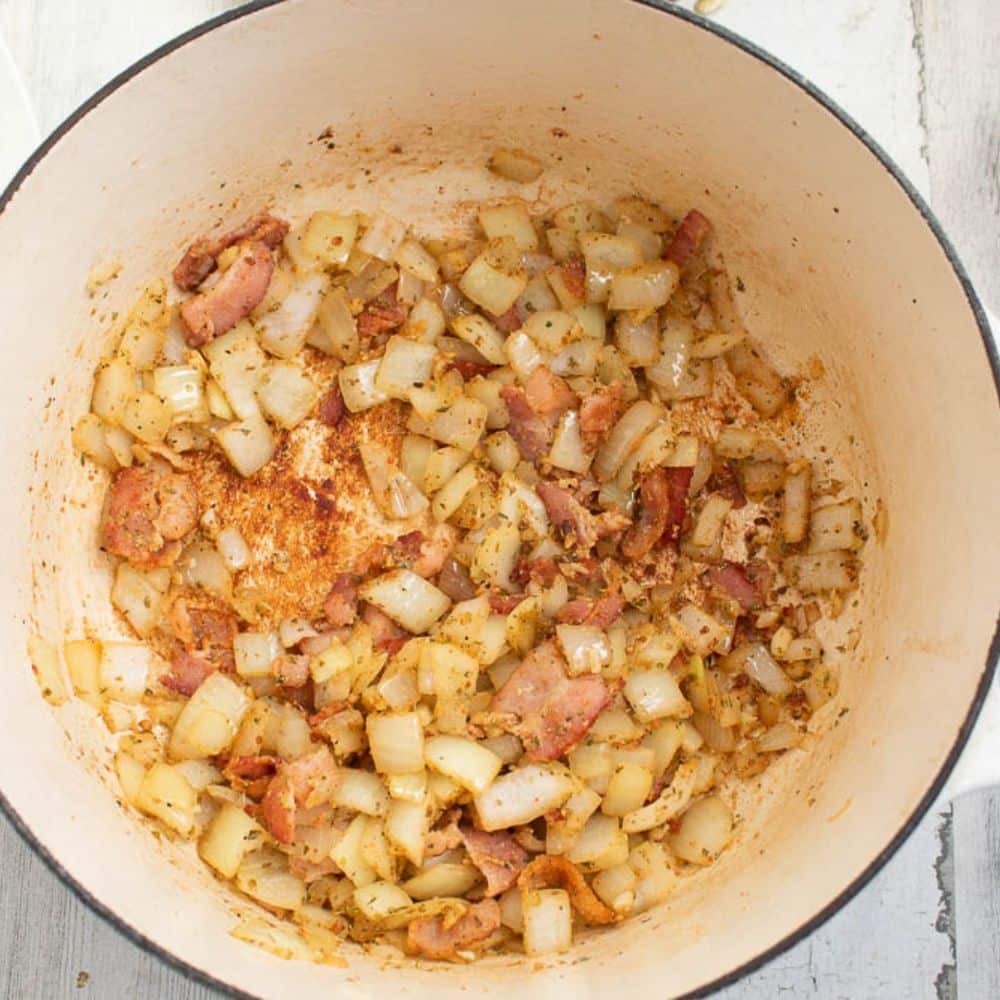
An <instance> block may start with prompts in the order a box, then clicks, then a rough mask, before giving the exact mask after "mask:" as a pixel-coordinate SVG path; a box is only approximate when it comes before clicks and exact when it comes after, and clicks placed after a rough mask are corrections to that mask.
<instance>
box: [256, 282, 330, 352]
mask: <svg viewBox="0 0 1000 1000" xmlns="http://www.w3.org/2000/svg"><path fill="white" fill-rule="evenodd" d="M325 290H326V278H325V277H324V276H323V275H322V274H310V275H307V276H305V277H303V278H301V279H300V280H299V281H298V282H296V283H295V284H294V285H293V286H292V290H291V291H290V292H289V293H288V294H287V295H286V296H285V297H284V299H283V300H282V301H281V304H280V305H279V306H278V307H277V308H276V309H274V310H272V311H271V312H268V313H265V314H264V315H263V316H261V317H260V318H259V319H258V320H257V330H258V334H259V337H260V345H261V347H263V348H264V350H266V351H267V352H268V353H270V354H274V355H275V356H277V357H279V358H291V357H294V355H296V354H298V353H299V351H301V350H302V348H303V347H304V346H305V342H306V337H307V336H308V335H309V330H310V328H311V327H312V325H313V322H314V321H315V319H316V316H317V313H318V311H319V307H320V301H321V300H322V298H323V293H324V291H325Z"/></svg>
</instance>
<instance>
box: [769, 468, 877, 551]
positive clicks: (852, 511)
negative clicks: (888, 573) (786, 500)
mask: <svg viewBox="0 0 1000 1000" xmlns="http://www.w3.org/2000/svg"><path fill="white" fill-rule="evenodd" d="M789 478H790V477H789ZM789 478H786V479H785V495H786V497H787V495H788V483H789ZM861 524H862V521H861V504H860V503H859V502H858V501H857V500H845V501H844V502H843V503H834V504H828V505H827V506H825V507H818V508H817V509H815V510H814V511H813V512H812V517H811V518H810V521H809V551H810V552H813V553H818V552H832V551H834V550H836V549H858V548H860V547H861V542H862V536H861Z"/></svg>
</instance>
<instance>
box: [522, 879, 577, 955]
mask: <svg viewBox="0 0 1000 1000" xmlns="http://www.w3.org/2000/svg"><path fill="white" fill-rule="evenodd" d="M521 919H522V922H523V926H524V950H525V951H526V952H527V953H528V954H529V955H550V954H553V953H555V952H560V951H568V950H569V948H570V946H571V945H572V944H573V912H572V910H571V908H570V903H569V894H568V893H567V892H566V890H565V889H528V890H527V891H525V892H523V893H522V895H521Z"/></svg>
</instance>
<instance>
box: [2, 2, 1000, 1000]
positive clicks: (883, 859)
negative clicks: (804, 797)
mask: <svg viewBox="0 0 1000 1000" xmlns="http://www.w3.org/2000/svg"><path fill="white" fill-rule="evenodd" d="M284 2H285V0H251V2H250V3H246V4H244V5H242V6H240V7H237V8H234V9H233V10H230V11H226V12H225V13H222V14H219V15H218V16H216V17H214V18H211V19H210V20H208V21H205V22H203V23H201V24H199V25H196V26H195V27H194V28H191V29H190V30H188V31H186V32H184V33H183V34H180V35H178V36H177V37H175V38H173V39H171V40H170V41H168V42H165V43H164V44H163V45H161V46H159V47H158V48H156V49H154V50H153V51H152V52H150V53H149V54H148V55H146V56H143V58H141V59H139V60H137V61H136V62H134V63H132V65H130V66H129V67H127V68H126V69H124V70H123V71H122V72H121V73H119V74H118V75H117V76H115V77H113V78H112V79H111V80H110V81H109V82H108V83H106V84H105V85H104V86H103V87H101V88H100V89H99V90H98V91H97V92H96V93H94V94H93V95H92V96H91V97H90V98H88V99H87V100H86V101H85V102H84V103H83V104H81V105H80V107H79V108H77V110H76V111H74V112H73V113H72V114H71V115H69V117H67V118H66V119H65V120H64V121H63V122H62V123H61V124H60V125H58V126H57V127H56V128H55V129H54V130H53V131H52V133H51V134H50V135H49V136H48V137H47V138H46V139H45V140H44V141H43V142H42V143H41V145H40V146H39V147H38V148H37V149H36V150H35V151H34V153H32V154H31V156H30V157H28V159H27V160H26V161H25V163H24V165H23V166H22V167H21V169H20V170H19V171H18V172H17V173H16V174H15V176H14V178H13V180H11V182H10V183H9V184H8V185H7V187H6V189H5V190H4V192H3V194H2V195H0V214H2V213H3V211H4V209H5V208H6V207H7V205H8V204H9V202H10V200H11V199H12V198H13V196H14V195H15V194H16V193H17V191H18V189H19V188H20V187H21V185H22V184H23V183H24V181H25V180H26V179H27V178H28V177H29V176H30V174H31V173H32V171H33V170H34V169H35V167H36V166H37V165H38V164H39V163H40V162H41V161H42V159H43V158H44V157H45V155H46V154H47V153H48V152H49V150H50V149H52V147H53V146H55V145H56V143H57V142H59V140H60V139H61V138H62V137H63V136H64V135H65V134H66V133H67V132H69V131H70V130H71V129H72V128H73V127H74V126H75V125H76V124H77V122H79V121H80V120H81V119H83V118H84V117H85V116H86V115H88V114H89V113H90V112H91V111H93V110H94V109H95V108H96V107H97V106H98V105H100V104H101V103H102V102H103V101H104V100H105V98H107V97H109V96H110V95H111V94H113V93H114V92H115V91H116V90H118V89H119V88H120V87H121V86H123V85H124V84H125V83H127V82H129V81H130V80H131V79H132V78H133V77H135V76H137V75H138V74H139V73H141V72H142V71H143V70H144V69H146V68H147V67H148V66H151V65H152V64H153V63H156V62H159V60H160V59H162V58H164V57H165V56H167V55H170V54H171V53H172V52H174V51H176V50H177V49H179V48H181V47H182V46H183V45H186V44H187V43H188V42H190V41H193V40H194V39H196V38H200V37H201V36H202V35H205V34H207V33H208V32H210V31H212V30H214V29H215V28H218V27H221V26H222V25H225V24H230V23H232V22H234V21H236V20H239V19H240V18H243V17H246V16H247V15H250V14H253V13H256V12H258V11H261V10H265V9H267V8H269V7H274V6H277V5H278V4H281V3H284ZM628 2H631V3H637V4H639V5H640V6H644V7H648V8H650V9H652V10H655V11H657V12H659V13H662V14H668V15H670V16H671V17H676V18H678V19H679V20H682V21H685V22H687V23H689V24H691V25H694V26H696V27H698V28H700V29H701V30H703V31H707V32H709V34H712V35H715V36H716V37H717V38H720V39H722V40H723V41H725V42H727V43H729V44H730V45H733V46H735V47H736V48H738V49H740V50H741V51H743V52H744V53H745V54H747V55H749V56H753V57H754V58H755V59H757V60H758V61H760V62H761V63H763V64H764V65H765V66H768V67H769V68H770V69H773V70H776V71H777V72H778V73H780V74H781V75H782V76H783V77H785V79H786V80H788V81H789V82H790V83H792V84H794V85H796V86H797V87H798V88H799V89H800V90H802V91H803V92H804V93H805V94H806V95H807V96H809V97H811V98H812V99H813V100H814V101H815V102H816V103H817V104H819V105H820V107H822V108H823V109H824V110H825V111H826V112H827V113H828V114H830V115H831V116H832V117H833V118H835V119H836V120H837V121H838V122H839V123H840V124H841V125H843V126H844V127H845V128H847V129H848V131H850V132H851V133H852V134H853V135H854V137H855V138H856V139H858V140H859V141H860V142H861V143H862V144H863V145H864V146H866V147H867V149H868V151H869V152H870V153H871V154H872V155H873V156H874V157H875V158H876V159H877V160H878V161H879V163H880V164H881V165H882V167H883V169H885V171H886V172H887V173H888V174H889V175H890V176H891V177H892V178H893V180H895V181H896V183H897V184H898V185H899V187H900V188H901V189H902V191H903V193H904V194H905V195H906V196H907V197H908V198H909V200H910V203H911V204H912V205H913V207H914V208H915V209H916V210H917V212H918V213H919V214H920V216H921V218H922V219H923V220H924V222H925V224H926V225H927V227H928V228H929V229H930V231H931V233H932V234H933V236H934V238H935V239H936V240H937V242H938V245H939V246H940V248H941V250H942V252H943V254H944V256H945V258H946V260H947V261H948V263H949V264H950V266H951V269H952V271H953V272H954V274H955V277H956V278H957V279H958V281H959V284H960V285H961V287H962V290H963V291H964V293H965V298H966V301H967V302H968V305H969V307H970V309H971V310H972V313H973V316H974V317H975V320H976V324H977V325H978V327H979V332H980V336H981V338H982V341H983V347H984V350H985V352H986V357H987V361H988V363H989V365H990V369H991V372H992V374H993V383H994V386H995V388H996V390H997V395H998V398H1000V355H998V351H997V347H996V345H995V344H994V342H993V339H992V337H991V334H990V327H989V322H988V320H987V318H986V314H985V311H984V309H983V306H982V304H981V303H980V301H979V297H978V296H977V294H976V292H975V290H974V288H973V286H972V283H971V281H970V279H969V276H968V273H967V272H966V270H965V267H964V266H963V264H962V262H961V260H960V259H959V256H958V254H957V252H956V251H955V248H954V247H953V246H952V244H951V241H950V240H949V239H948V237H947V236H946V235H945V233H944V231H943V229H942V227H941V224H940V223H939V222H938V220H937V218H936V216H935V215H934V213H933V212H932V211H931V209H930V207H929V206H928V205H927V203H926V202H925V201H924V199H923V196H922V195H920V194H919V192H918V191H917V190H916V188H915V187H914V186H913V185H912V184H911V183H910V181H909V180H908V179H907V178H906V176H905V175H904V174H903V172H902V171H901V170H900V168H899V167H898V166H897V165H896V163H895V161H894V160H893V159H892V157H890V156H889V154H888V153H887V152H886V151H885V150H884V149H883V148H882V146H881V145H880V144H879V143H878V142H877V141H876V140H875V139H874V138H872V136H871V135H869V134H868V132H867V131H866V130H865V129H864V128H862V126H861V125H859V124H858V123H857V122H856V121H855V120H854V119H853V118H852V117H851V116H850V115H849V114H847V112H846V111H844V109H843V108H841V107H840V105H839V104H837V103H836V102H835V101H833V100H832V99H831V98H830V97H828V96H827V95H826V94H825V93H824V92H823V91H821V90H820V89H819V88H817V87H816V86H815V85H814V84H812V83H811V82H810V81H809V80H808V79H806V78H805V77H804V76H803V75H802V74H801V73H799V72H798V71H797V70H794V69H792V68H791V67H790V66H788V65H787V64H786V63H784V62H783V61H782V60H780V59H778V58H777V57H775V56H773V55H771V54H770V53H768V52H767V51H765V50H764V49H762V48H760V47H759V46H758V45H756V44H755V43H753V42H751V41H748V40H747V39H746V38H743V37H742V36H741V35H738V34H736V33H735V32H733V31H731V30H730V29H728V28H725V27H723V26H721V25H719V24H716V23H714V22H711V21H708V20H706V19H704V18H701V17H699V16H697V15H696V14H693V13H692V12H690V11H688V10H685V9H684V8H681V7H677V6H674V4H673V3H670V0H628ZM998 655H1000V615H998V620H997V626H996V628H995V629H994V634H993V639H992V641H991V643H990V648H989V651H988V653H987V659H986V664H985V666H984V668H983V673H982V675H981V677H980V680H979V684H978V685H977V687H976V693H975V697H974V698H973V701H972V704H971V705H970V706H969V711H968V713H967V714H966V717H965V720H964V721H963V723H962V725H961V727H960V728H959V731H958V735H957V737H956V739H955V742H954V743H953V744H952V748H951V750H950V751H949V753H948V756H947V757H946V759H945V761H944V763H943V765H942V766H941V768H940V769H939V771H938V773H937V775H936V776H935V778H934V780H933V782H932V783H931V785H930V786H929V788H928V790H927V792H926V793H925V794H924V796H923V797H922V798H921V800H920V802H919V803H918V804H917V806H916V807H915V809H914V810H913V812H912V813H911V814H910V816H909V818H908V819H907V820H906V821H905V822H904V823H903V825H902V826H901V827H900V828H899V829H898V830H897V832H896V833H895V835H894V836H893V837H892V839H891V840H890V841H889V842H888V843H887V844H886V846H885V847H884V848H883V849H882V851H880V852H879V854H878V855H876V857H875V858H874V859H873V860H872V861H871V862H870V863H869V864H868V866H867V867H866V868H865V869H864V870H863V871H862V872H860V873H859V874H858V875H856V876H855V877H854V879H853V881H852V882H851V883H850V885H848V886H847V887H846V888H845V889H843V890H842V891H841V892H840V893H839V894H838V895H837V896H835V897H834V898H833V899H832V900H831V901H830V902H829V903H827V905H826V906H824V907H823V908H822V909H821V910H819V911H818V912H817V913H816V914H815V915H814V916H813V917H811V918H810V919H809V920H807V921H806V922H805V923H803V924H801V925H800V926H799V927H797V928H796V929H795V930H794V931H791V932H790V933H788V934H787V935H786V936H785V937H784V938H782V939H781V940H780V941H778V942H777V943H775V944H773V945H772V946H771V947H770V948H768V949H767V950H765V951H763V952H761V953H760V954H759V955H757V956H756V957H755V958H753V959H750V960H749V961H747V962H744V963H743V964H742V965H740V966H738V967H737V968H735V969H733V970H732V971H731V972H728V973H726V974H725V975H722V976H719V977H718V978H716V979H714V980H712V981H711V982H709V983H706V984H705V985H703V986H700V987H698V988H697V989H695V990H692V991H690V992H688V993H686V994H684V996H683V998H682V1000H694V998H699V997H706V996H709V995H710V994H712V993H714V992H715V991H716V990H718V989H721V988H723V987H725V986H728V985H731V984H732V983H735V982H737V981H738V980H740V979H742V978H743V977H744V976H746V975H748V974H749V973H751V972H754V971H756V970H757V969H760V968H761V967H762V966H764V965H766V964H767V963H768V962H770V961H771V960H772V959H774V958H776V957H777V956H778V955H780V954H782V953H783V952H785V951H787V950H788V949H789V948H791V947H792V946H793V945H795V944H798V943H799V942H800V941H801V940H803V939H804V938H806V937H808V936H809V935H810V934H811V933H812V932H813V931H814V930H816V929H817V928H818V927H820V926H821V925H822V924H824V923H825V922H826V921H827V920H829V918H830V917H832V916H833V914H834V913H836V912H837V911H839V910H840V909H842V908H843V907H844V906H845V905H846V904H847V903H849V902H850V901H851V900H852V899H853V898H854V897H855V896H856V895H857V894H858V893H859V892H860V891H861V890H862V889H863V888H864V887H865V886H866V885H867V884H868V883H869V882H870V881H871V880H872V879H873V878H874V877H875V876H876V875H877V874H878V873H879V872H880V871H881V870H882V868H883V867H885V865H886V863H887V862H888V861H889V859H890V858H891V857H892V856H893V855H894V854H895V853H896V851H897V850H899V848H900V847H901V846H902V844H903V842H904V841H905V840H906V839H907V838H908V837H909V836H910V834H911V833H912V832H913V830H914V829H915V828H916V827H917V825H918V824H919V823H920V822H921V820H922V819H923V818H924V816H925V815H926V813H927V812H928V810H929V809H930V807H931V806H932V805H933V804H934V802H935V801H936V799H937V798H938V796H939V795H940V793H941V790H942V788H943V787H944V784H945V782H946V781H947V779H948V776H949V775H950V773H951V771H952V769H953V768H954V766H955V763H956V761H957V760H958V757H959V756H960V754H961V752H962V750H963V749H964V747H965V744H966V743H967V741H968V739H969V734H970V732H971V731H972V728H973V726H974V725H975V722H976V719H977V718H978V716H979V713H980V710H981V709H982V706H983V702H984V701H985V699H986V696H987V694H988V693H989V689H990V685H991V683H992V681H993V677H994V674H995V672H996V665H997V658H998ZM0 810H2V811H3V813H4V815H5V816H6V817H7V819H8V820H9V822H10V823H11V825H12V826H13V827H14V829H15V830H16V831H17V832H18V834H19V835H20V837H21V839H22V840H24V842H25V843H26V844H27V845H28V846H29V847H30V848H31V849H32V850H33V851H34V852H35V853H36V854H37V855H38V856H39V857H40V858H41V859H42V861H43V862H45V864H46V865H47V866H48V867H49V869H50V870H51V871H52V872H53V873H54V874H55V875H56V876H57V877H58V878H59V879H60V880H61V881H62V882H64V883H65V884H66V885H67V886H68V887H69V888H70V890H72V892H73V893H74V894H75V895H76V896H77V897H78V898H79V899H80V900H81V901H82V902H83V903H85V904H86V905H87V906H88V907H90V909H91V910H93V911H94V912H95V913H96V914H97V915H98V916H99V917H101V918H102V919H103V920H104V921H105V922H106V923H108V924H110V925H111V926H112V927H114V928H115V929H116V930H117V931H119V932H120V933H121V934H123V935H124V936H125V937H126V938H128V939H129V940H130V941H132V942H133V943H134V944H136V945H137V946H138V947H139V948H141V949H142V950H143V951H146V952H148V953H151V954H154V955H156V956H157V957H158V958H160V959H161V960H162V961H164V962H165V963H166V964H167V965H169V966H171V967H172V968H174V969H177V970H178V971H179V972H181V973H183V974H184V975H186V976H188V977H189V978H191V979H193V980H195V981H197V982H199V983H201V984H202V985H204V986H208V987H210V988H212V989H215V990H218V991H220V992H221V993H223V994H224V995H226V996H230V997H238V998H247V1000H255V998H254V995H253V994H250V993H246V992H244V991H243V990H240V989H237V988H236V987H234V986H232V985H230V984H228V983H225V982H222V981H221V980H219V979H216V978H215V977H214V976H212V975H210V974H209V973H207V972H205V971H204V970H203V969H200V968H198V967H197V966H194V965H191V964H190V963H188V962H186V961H184V960H183V959H181V958H178V957H177V956H176V955H174V954H173V953H172V952H170V951H168V950H167V949H166V948H164V947H163V946H162V945H159V944H157V943H156V942H154V941H152V940H151V939H149V938H148V937H146V936H145V935H144V934H142V933H141V932H140V931H138V930H137V929H136V928H135V927H133V926H132V925H131V924H129V923H127V922H126V921H125V920H124V919H123V918H122V917H120V916H118V915H117V914H116V913H114V912H113V911H112V910H111V909H109V908H108V907H107V906H106V905H105V904H104V903H102V902H101V901H100V900H99V899H97V898H96V897H95V896H94V895H93V894H92V893H91V892H90V891H89V890H88V889H86V888H84V886H82V885H81V884H80V883H79V882H77V881H76V879H75V878H73V876H72V875H70V874H69V872H68V871H66V869H65V868H64V867H63V866H62V865H61V864H60V863H59V861H57V860H56V858H55V857H54V856H53V855H52V854H51V853H50V852H49V850H48V849H47V848H46V847H45V846H44V845H43V844H42V843H41V842H40V841H39V839H38V838H37V837H36V836H35V834H34V832H33V831H32V830H31V829H30V828H29V827H28V826H27V824H26V823H25V822H24V820H23V819H22V818H21V816H20V815H19V814H18V812H17V810H16V809H14V807H13V806H12V805H11V804H10V802H9V801H8V800H7V797H6V795H4V794H3V793H2V792H0Z"/></svg>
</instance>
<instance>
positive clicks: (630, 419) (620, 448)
mask: <svg viewBox="0 0 1000 1000" xmlns="http://www.w3.org/2000/svg"><path fill="white" fill-rule="evenodd" d="M662 416H663V410H662V409H661V408H660V407H659V406H657V405H656V404H655V403H651V402H650V401H649V400H647V399H640V400H637V401H636V402H634V403H633V404H632V405H631V406H630V407H629V408H628V410H626V411H625V414H624V415H623V416H622V418H621V419H620V420H619V421H618V423H616V424H615V426H614V427H613V428H612V429H611V432H610V433H609V434H608V437H607V440H606V441H605V442H604V444H603V445H601V447H600V448H599V449H598V451H597V456H596V457H595V459H594V472H595V473H596V474H597V477H598V479H600V480H602V481H605V480H608V479H612V478H614V476H615V474H616V473H617V472H618V470H619V469H620V468H621V466H622V463H623V462H624V461H625V460H626V459H627V458H628V456H629V455H630V454H631V452H633V451H634V450H635V449H636V448H637V447H638V446H639V442H640V441H641V440H642V438H643V437H644V436H645V435H646V434H648V433H649V431H650V430H652V428H653V427H654V426H655V425H656V424H657V423H659V421H660V419H661V418H662Z"/></svg>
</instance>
